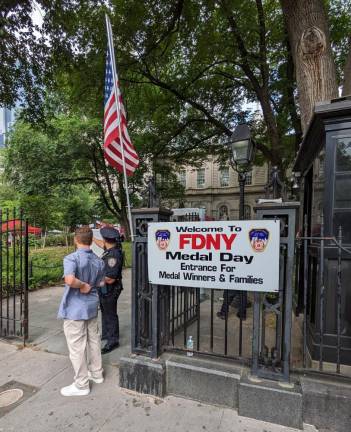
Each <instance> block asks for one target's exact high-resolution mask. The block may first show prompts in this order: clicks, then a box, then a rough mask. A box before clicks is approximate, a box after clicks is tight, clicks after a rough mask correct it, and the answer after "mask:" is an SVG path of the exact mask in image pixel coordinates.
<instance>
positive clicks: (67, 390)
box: [61, 383, 90, 396]
mask: <svg viewBox="0 0 351 432" xmlns="http://www.w3.org/2000/svg"><path fill="white" fill-rule="evenodd" d="M89 393H90V389H89V388H87V389H80V388H78V387H77V386H76V385H75V384H74V383H73V384H71V385H69V386H67V387H62V389H61V394H62V396H87V395H88V394H89Z"/></svg>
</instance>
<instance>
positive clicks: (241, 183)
mask: <svg viewBox="0 0 351 432" xmlns="http://www.w3.org/2000/svg"><path fill="white" fill-rule="evenodd" d="M238 174H239V178H238V180H239V189H240V196H239V220H244V216H245V215H244V206H245V182H246V172H239V173H238ZM239 293H240V309H239V318H240V324H239V356H240V357H241V356H242V351H243V320H245V319H246V306H247V292H246V291H239Z"/></svg>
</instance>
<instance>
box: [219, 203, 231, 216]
mask: <svg viewBox="0 0 351 432" xmlns="http://www.w3.org/2000/svg"><path fill="white" fill-rule="evenodd" d="M228 213H229V212H228V207H227V206H226V205H222V206H220V207H219V220H229V216H228Z"/></svg>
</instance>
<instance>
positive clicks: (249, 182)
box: [245, 171, 252, 186]
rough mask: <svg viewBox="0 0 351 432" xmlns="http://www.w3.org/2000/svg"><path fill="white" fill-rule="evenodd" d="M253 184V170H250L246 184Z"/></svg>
mask: <svg viewBox="0 0 351 432" xmlns="http://www.w3.org/2000/svg"><path fill="white" fill-rule="evenodd" d="M251 184H252V171H249V172H247V173H246V179H245V185H246V186H247V185H251Z"/></svg>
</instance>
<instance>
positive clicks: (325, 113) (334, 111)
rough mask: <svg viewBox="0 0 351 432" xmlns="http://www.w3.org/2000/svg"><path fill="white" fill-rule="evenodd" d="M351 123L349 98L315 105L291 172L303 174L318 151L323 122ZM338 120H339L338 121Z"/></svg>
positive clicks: (350, 101)
mask: <svg viewBox="0 0 351 432" xmlns="http://www.w3.org/2000/svg"><path fill="white" fill-rule="evenodd" d="M345 117H349V118H348V119H347V120H348V121H351V96H348V97H344V98H338V99H334V100H332V101H327V102H321V103H318V104H316V106H315V109H314V113H313V116H312V119H311V121H310V124H309V126H308V129H307V132H306V134H305V136H304V139H303V141H302V143H301V145H300V149H299V151H298V153H297V156H296V159H295V163H294V167H293V171H294V172H301V173H303V172H304V171H305V170H306V168H307V167H308V166H310V164H311V162H312V161H313V159H314V158H315V156H316V153H317V152H318V151H319V148H320V145H321V141H322V138H323V133H324V125H325V121H327V120H332V122H333V123H336V122H339V121H343V120H345ZM339 119H340V120H339Z"/></svg>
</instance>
